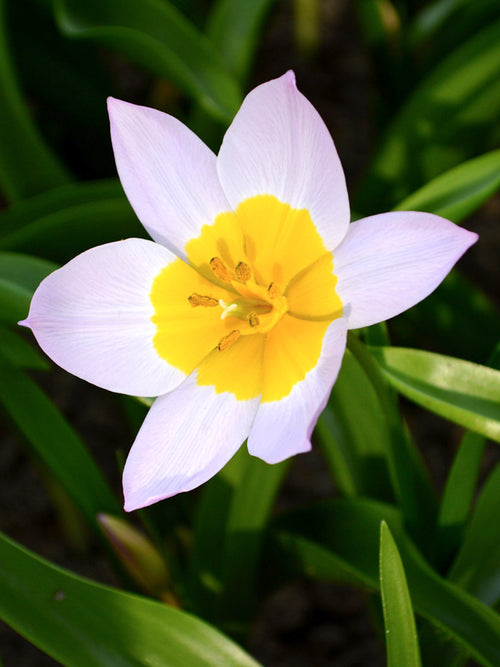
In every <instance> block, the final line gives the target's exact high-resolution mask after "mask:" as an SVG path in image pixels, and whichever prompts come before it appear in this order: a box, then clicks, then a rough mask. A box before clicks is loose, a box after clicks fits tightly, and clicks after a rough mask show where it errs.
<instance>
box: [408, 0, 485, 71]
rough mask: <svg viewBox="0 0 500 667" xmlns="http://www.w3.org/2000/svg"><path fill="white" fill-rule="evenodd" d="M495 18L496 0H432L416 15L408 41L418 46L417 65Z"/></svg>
mask: <svg viewBox="0 0 500 667" xmlns="http://www.w3.org/2000/svg"><path fill="white" fill-rule="evenodd" d="M497 18H498V3H497V2H496V0H475V1H474V2H469V0H436V1H435V2H431V3H426V5H425V6H424V8H423V9H422V11H421V12H419V14H417V15H416V17H415V19H414V21H413V23H412V25H411V26H410V29H409V34H408V40H409V41H410V42H411V43H412V46H413V48H414V49H415V50H416V49H418V56H419V59H420V62H421V65H422V61H423V65H424V66H425V67H428V65H429V63H431V64H432V63H436V62H439V61H440V60H442V59H443V58H444V57H446V56H447V55H448V53H450V52H451V51H453V49H456V48H457V47H458V46H460V44H463V42H464V41H465V40H466V39H467V38H468V37H470V36H471V35H474V34H475V33H477V32H479V31H480V30H481V28H484V27H485V26H487V25H489V24H490V23H491V22H492V21H495V20H496V19H497Z"/></svg>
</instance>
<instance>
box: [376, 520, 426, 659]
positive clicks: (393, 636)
mask: <svg viewBox="0 0 500 667" xmlns="http://www.w3.org/2000/svg"><path fill="white" fill-rule="evenodd" d="M380 592H381V594H382V605H383V609H384V625H385V640H386V647H387V665H388V667H400V666H401V665H405V667H421V664H422V663H421V661H420V651H419V647H418V639H417V629H416V627H415V618H414V616H413V608H412V604H411V599H410V593H409V591H408V586H407V583H406V576H405V571H404V567H403V563H402V561H401V557H400V555H399V552H398V548H397V546H396V543H395V541H394V538H393V537H392V535H391V531H390V530H389V528H388V526H387V524H386V522H385V521H382V523H381V525H380Z"/></svg>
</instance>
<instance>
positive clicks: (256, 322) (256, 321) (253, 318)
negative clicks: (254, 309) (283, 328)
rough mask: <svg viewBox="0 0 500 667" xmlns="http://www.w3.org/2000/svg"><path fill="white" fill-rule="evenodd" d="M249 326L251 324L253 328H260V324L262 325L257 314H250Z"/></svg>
mask: <svg viewBox="0 0 500 667" xmlns="http://www.w3.org/2000/svg"><path fill="white" fill-rule="evenodd" d="M248 324H249V325H250V326H251V327H258V326H259V324H260V320H259V318H258V316H257V315H256V314H255V313H250V314H249V315H248Z"/></svg>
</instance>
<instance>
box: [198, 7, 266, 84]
mask: <svg viewBox="0 0 500 667" xmlns="http://www.w3.org/2000/svg"><path fill="white" fill-rule="evenodd" d="M274 2H275V0H253V2H248V0H218V1H217V2H215V3H213V7H212V9H211V11H210V15H209V19H208V22H207V29H206V32H207V35H208V36H209V37H210V40H211V41H212V42H213V44H215V45H217V46H218V49H219V53H220V55H221V57H222V59H223V60H224V62H225V63H226V65H227V67H229V69H230V71H231V72H233V74H234V75H235V76H236V78H237V79H238V80H239V81H244V80H245V78H246V76H247V74H248V70H249V68H250V64H251V62H252V59H253V54H254V51H255V48H256V46H257V40H258V37H259V32H260V28H261V25H262V22H263V20H264V17H265V15H266V13H267V12H268V11H269V9H270V7H271V5H272V4H273V3H274Z"/></svg>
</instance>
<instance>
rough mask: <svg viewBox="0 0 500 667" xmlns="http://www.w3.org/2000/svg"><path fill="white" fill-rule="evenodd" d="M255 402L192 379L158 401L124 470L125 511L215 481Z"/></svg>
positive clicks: (247, 426) (245, 430)
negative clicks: (239, 398) (214, 477)
mask: <svg viewBox="0 0 500 667" xmlns="http://www.w3.org/2000/svg"><path fill="white" fill-rule="evenodd" d="M258 401H259V399H258V398H257V399H252V400H250V401H238V400H236V398H235V397H234V396H233V394H230V393H228V392H222V393H217V392H216V391H215V389H214V388H213V387H211V386H200V385H197V384H196V373H194V374H192V375H190V376H189V378H187V380H186V381H185V382H183V384H182V385H180V387H178V388H177V389H175V390H174V391H172V392H170V393H169V394H166V395H165V396H161V397H160V398H158V399H157V400H156V401H155V402H154V404H153V407H152V408H151V410H150V411H149V413H148V415H147V417H146V419H145V421H144V423H143V425H142V427H141V430H140V431H139V434H138V435H137V438H136V441H135V443H134V444H133V446H132V449H131V451H130V454H129V456H128V459H127V462H126V464H125V469H124V471H123V489H124V495H125V510H126V511H128V512H130V511H132V510H135V509H138V508H140V507H146V506H147V505H151V504H152V503H155V502H158V501H159V500H163V499H164V498H168V497H170V496H173V495H175V494H176V493H181V492H183V491H190V490H191V489H194V488H195V487H197V486H199V485H200V484H203V483H204V482H206V481H207V480H208V479H210V478H211V477H213V476H214V475H215V474H216V473H217V472H219V470H221V468H223V466H224V465H225V464H226V463H227V462H228V461H229V460H230V459H231V458H232V457H233V455H234V454H235V453H236V452H237V450H238V449H239V447H240V446H241V444H242V443H243V441H244V440H245V438H246V437H247V434H248V431H249V429H250V426H251V424H252V421H253V419H254V416H255V411H256V410H257V406H258Z"/></svg>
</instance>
